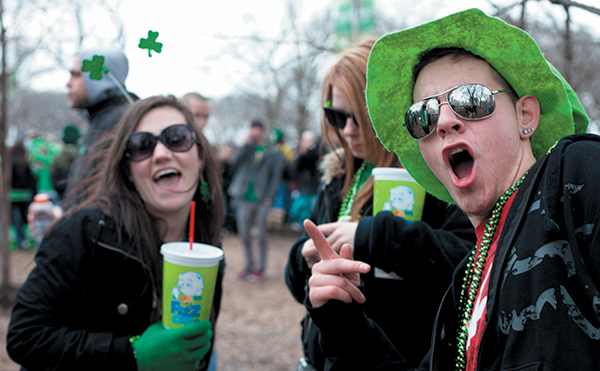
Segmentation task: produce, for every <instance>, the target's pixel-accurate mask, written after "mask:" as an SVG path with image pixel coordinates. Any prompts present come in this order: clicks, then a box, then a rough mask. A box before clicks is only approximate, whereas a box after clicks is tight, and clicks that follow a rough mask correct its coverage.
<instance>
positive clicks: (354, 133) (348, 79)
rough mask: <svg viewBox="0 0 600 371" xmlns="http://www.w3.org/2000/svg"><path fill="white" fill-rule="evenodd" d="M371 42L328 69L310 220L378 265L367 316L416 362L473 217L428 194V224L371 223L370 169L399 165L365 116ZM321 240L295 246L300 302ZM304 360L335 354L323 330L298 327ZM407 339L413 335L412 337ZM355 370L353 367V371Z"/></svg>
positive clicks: (389, 218) (305, 239)
mask: <svg viewBox="0 0 600 371" xmlns="http://www.w3.org/2000/svg"><path fill="white" fill-rule="evenodd" d="M374 42H375V39H368V40H365V41H363V42H362V43H359V44H357V45H355V46H353V47H351V48H349V49H348V50H346V51H344V52H343V53H342V54H341V55H340V57H339V59H338V61H337V62H336V63H335V64H334V65H333V66H332V67H331V68H330V69H329V71H328V73H327V74H326V76H325V80H324V82H323V88H322V101H323V103H324V113H325V115H324V117H323V122H322V132H323V138H324V140H325V142H326V143H327V144H328V146H329V147H330V148H334V147H335V144H334V143H339V148H338V149H337V150H336V151H333V152H331V153H330V154H328V155H326V156H325V158H324V160H323V162H322V164H321V169H322V170H323V178H322V182H321V188H320V189H319V192H318V196H317V201H316V204H315V206H314V208H313V209H312V212H311V218H310V219H311V220H312V221H313V222H314V223H315V224H317V225H319V227H318V228H319V229H320V230H321V231H322V232H323V233H325V234H326V235H328V237H327V241H328V242H329V243H330V244H331V245H332V246H333V248H334V250H336V251H339V249H340V248H341V246H342V245H343V244H346V243H347V244H349V245H351V246H352V248H353V253H354V256H355V257H356V258H357V259H359V258H360V259H361V260H362V261H365V262H368V263H369V264H372V265H373V266H375V267H377V268H378V269H377V270H373V271H371V272H369V273H368V274H365V275H363V276H362V277H361V278H362V280H363V282H364V289H365V292H366V294H368V295H369V299H370V300H369V301H368V302H367V303H366V304H365V312H366V313H367V314H368V315H370V316H371V318H372V319H373V320H374V321H375V322H376V323H377V324H378V326H379V327H380V328H381V329H382V330H383V331H384V332H385V336H387V337H388V338H389V339H390V341H391V342H392V343H393V344H394V347H396V348H397V349H398V350H399V351H402V352H403V353H408V354H410V363H411V364H414V365H418V362H419V361H420V360H421V358H422V357H423V356H424V355H425V353H426V352H427V350H428V349H429V339H430V333H431V330H432V326H433V319H434V318H435V313H436V310H437V303H438V302H439V300H441V298H442V295H443V294H444V291H445V289H446V287H447V286H448V284H449V283H450V280H451V275H452V272H453V271H454V268H455V267H456V265H457V264H458V263H459V262H460V261H461V260H462V258H463V257H464V256H465V255H466V254H467V252H468V251H469V250H470V249H471V248H472V247H473V244H474V243H475V235H474V233H473V228H472V226H471V225H470V223H469V220H468V218H467V217H466V216H465V215H464V214H463V213H462V212H461V211H460V210H459V209H458V208H456V206H450V207H449V206H448V205H447V204H446V203H445V202H442V201H439V200H437V199H436V198H434V197H432V196H430V195H428V196H427V198H426V201H425V206H424V211H423V218H422V221H416V222H413V223H412V224H410V223H408V222H407V221H406V220H404V218H401V217H398V216H395V215H393V214H392V213H391V212H389V211H382V212H379V213H377V215H373V177H371V176H370V173H371V170H372V169H373V167H390V166H391V167H399V166H400V163H399V161H398V159H397V157H396V155H395V154H394V153H393V152H389V151H387V150H386V149H385V148H384V147H383V145H382V144H381V142H380V141H379V139H377V137H376V136H375V132H374V131H373V127H372V126H371V123H370V120H369V118H368V115H367V111H366V110H365V108H364V107H365V106H366V104H365V98H364V94H363V92H364V89H365V84H366V69H367V58H368V56H369V52H370V50H371V47H372V46H373V43H374ZM319 258H320V257H319V255H318V252H317V250H316V249H315V242H314V241H313V240H312V239H311V238H310V236H308V234H306V233H304V234H303V236H301V237H300V238H299V239H298V240H297V241H296V242H295V243H294V245H293V246H292V249H291V251H290V256H289V261H288V264H287V267H286V271H285V279H286V283H287V285H288V287H289V289H290V291H291V292H292V295H293V296H294V298H295V299H296V300H297V301H298V302H300V303H303V302H304V301H305V299H306V297H307V294H308V292H307V290H306V289H307V287H308V282H309V280H310V279H311V268H312V267H313V265H314V264H315V263H317V262H318V261H319ZM302 328H303V334H302V341H303V348H304V356H305V359H303V360H300V363H299V365H298V369H299V370H313V369H316V370H324V369H327V367H328V361H327V358H328V357H329V356H330V355H329V354H328V353H327V352H326V351H323V350H322V349H321V348H320V346H319V328H318V327H317V326H315V325H314V324H313V323H312V319H311V317H310V316H308V315H307V316H306V317H305V318H304V319H303V321H302ZM409 333H410V336H408V335H407V334H409ZM352 369H357V368H352Z"/></svg>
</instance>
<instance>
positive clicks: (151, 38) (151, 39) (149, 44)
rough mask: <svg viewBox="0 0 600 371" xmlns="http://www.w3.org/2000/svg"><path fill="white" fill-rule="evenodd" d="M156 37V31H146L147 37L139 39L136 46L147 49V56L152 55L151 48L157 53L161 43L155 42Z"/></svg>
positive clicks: (160, 48) (159, 50)
mask: <svg viewBox="0 0 600 371" xmlns="http://www.w3.org/2000/svg"><path fill="white" fill-rule="evenodd" d="M157 37H158V32H152V31H148V38H147V39H140V44H139V45H138V47H139V48H140V49H148V56H149V57H152V54H150V51H151V50H154V51H155V52H157V53H160V52H161V50H162V45H163V44H162V43H159V42H156V38H157Z"/></svg>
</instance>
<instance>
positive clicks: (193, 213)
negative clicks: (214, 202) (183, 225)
mask: <svg viewBox="0 0 600 371" xmlns="http://www.w3.org/2000/svg"><path fill="white" fill-rule="evenodd" d="M191 207H192V210H191V211H190V250H192V246H193V245H194V225H195V224H194V219H195V218H196V201H192V205H191Z"/></svg>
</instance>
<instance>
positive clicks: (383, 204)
mask: <svg viewBox="0 0 600 371" xmlns="http://www.w3.org/2000/svg"><path fill="white" fill-rule="evenodd" d="M372 174H373V215H376V214H377V213H378V212H380V211H390V212H392V214H394V215H395V216H397V217H400V218H403V219H404V220H406V222H407V223H408V224H411V223H413V222H416V221H420V220H421V217H422V216H423V205H424V204H425V190H424V189H423V187H421V186H420V185H419V184H418V183H417V182H415V180H414V179H413V178H412V177H411V176H410V174H409V173H408V172H407V171H406V169H402V168H394V167H376V168H374V169H373V172H372Z"/></svg>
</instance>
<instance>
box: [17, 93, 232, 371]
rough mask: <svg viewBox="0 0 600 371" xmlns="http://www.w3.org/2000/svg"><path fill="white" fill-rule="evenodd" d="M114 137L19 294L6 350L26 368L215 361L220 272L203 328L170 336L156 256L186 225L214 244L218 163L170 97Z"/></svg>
mask: <svg viewBox="0 0 600 371" xmlns="http://www.w3.org/2000/svg"><path fill="white" fill-rule="evenodd" d="M116 129H117V131H116V132H115V134H114V136H111V137H107V139H108V141H109V143H108V145H107V146H106V147H105V149H104V150H103V151H100V152H97V154H96V155H95V156H99V157H93V158H91V160H92V161H94V163H96V164H100V163H101V164H102V166H101V167H100V168H98V167H94V168H93V170H92V173H91V174H92V175H91V176H90V177H89V178H88V179H86V181H85V182H82V183H81V187H83V188H84V189H81V193H80V194H81V195H82V196H84V199H83V201H82V202H81V203H80V204H78V205H77V206H75V207H74V208H72V209H69V210H68V211H67V212H66V213H65V214H64V215H63V216H62V217H61V219H59V220H58V221H57V222H56V223H55V224H54V225H53V226H52V228H51V229H50V231H49V232H48V233H47V235H46V236H45V237H44V239H43V241H42V243H41V245H40V247H39V250H38V252H37V254H36V257H35V261H36V266H35V267H34V269H33V270H32V272H31V273H30V275H29V277H28V278H27V280H26V282H25V283H24V284H23V286H22V287H21V288H20V289H19V291H18V292H17V295H16V304H15V306H14V308H13V311H12V314H11V320H10V324H9V327H8V333H7V351H8V354H9V356H10V357H11V358H12V359H13V360H14V361H15V362H17V363H19V364H21V365H22V366H23V370H27V371H36V370H131V371H133V370H145V371H152V370H156V371H158V370H163V369H164V367H165V365H167V364H168V365H169V367H170V368H169V369H170V370H173V371H185V370H190V371H191V370H208V369H209V366H210V364H211V361H212V362H214V357H213V352H212V348H213V347H212V340H213V339H212V336H213V330H212V329H213V327H214V325H215V324H216V320H217V315H218V313H219V307H220V298H221V281H222V277H223V269H224V267H225V263H224V261H221V264H220V266H219V270H218V276H217V282H216V289H215V291H216V293H215V299H214V303H213V306H212V312H211V313H210V318H209V320H207V321H194V322H193V323H191V324H186V325H185V326H183V327H175V328H170V329H166V328H165V327H164V326H163V324H162V323H161V317H162V315H163V313H162V308H163V306H162V297H163V296H162V292H163V286H162V282H163V258H162V255H161V254H160V249H161V245H162V244H163V243H165V242H177V241H184V240H186V239H187V238H188V237H189V235H190V233H189V228H194V231H195V233H194V241H195V242H200V243H205V244H210V245H213V246H217V247H218V246H219V245H220V231H221V226H222V218H223V211H222V198H221V183H220V181H221V173H220V166H219V164H218V161H217V160H216V157H215V155H214V154H213V153H212V147H211V146H210V145H209V144H208V141H207V140H206V138H205V137H204V136H203V135H202V132H201V131H200V130H199V128H198V127H196V124H195V122H194V120H193V117H192V116H191V113H190V112H189V111H188V110H187V109H186V108H184V107H183V106H182V105H181V103H179V101H178V100H177V98H175V97H173V96H168V97H162V96H156V97H151V98H148V99H145V100H142V101H138V102H137V104H135V105H134V106H132V108H131V109H130V110H128V111H127V112H126V113H125V115H124V116H123V118H122V119H121V121H120V122H119V123H118V124H117V128H116ZM152 137H154V144H150V142H152V139H151V138H152ZM156 138H158V139H156ZM174 139H177V140H174ZM99 158H103V159H106V161H104V162H99V161H98V159H99ZM192 201H194V202H195V203H196V204H197V206H196V208H195V218H194V219H195V222H194V224H192V225H191V226H190V223H191V219H192V218H191V212H190V204H191V202H192ZM171 289H172V288H165V290H168V292H169V293H170V292H171Z"/></svg>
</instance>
